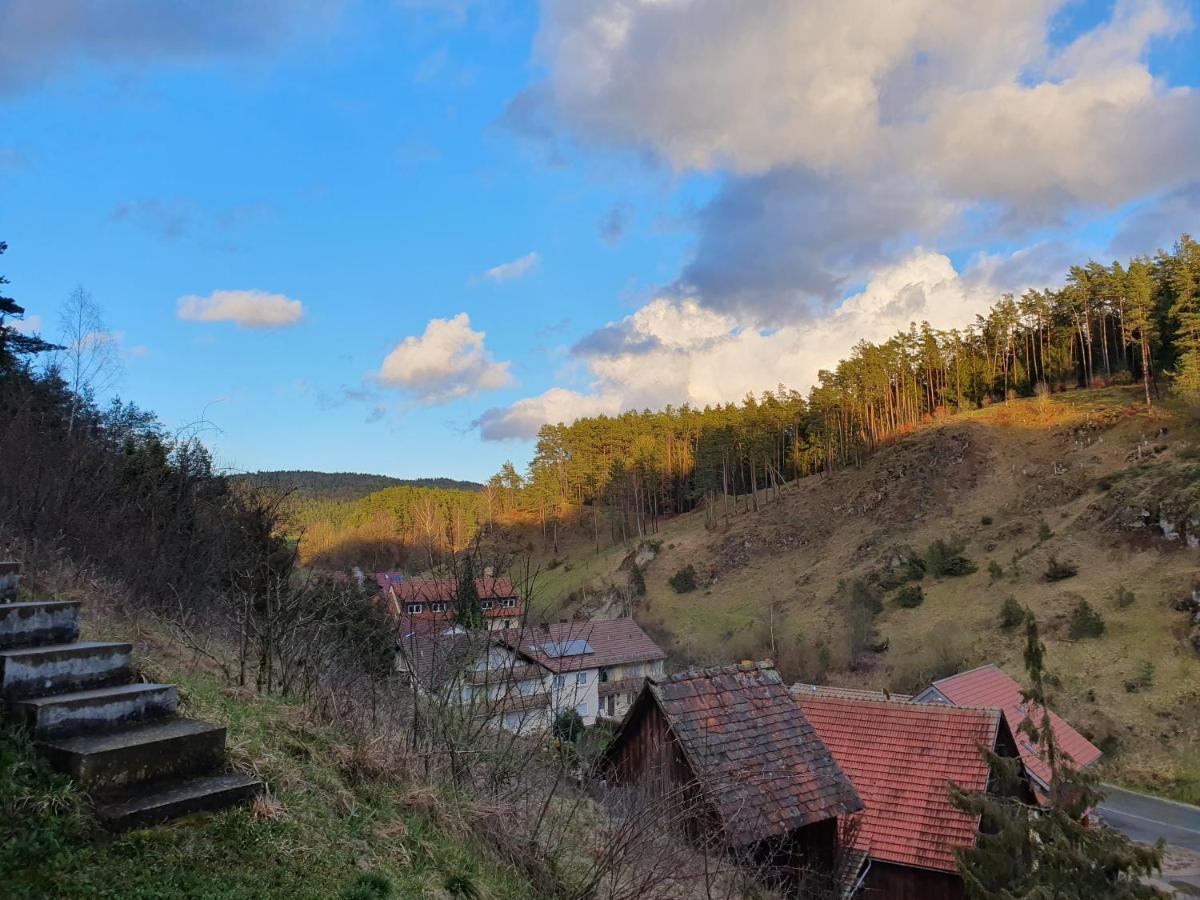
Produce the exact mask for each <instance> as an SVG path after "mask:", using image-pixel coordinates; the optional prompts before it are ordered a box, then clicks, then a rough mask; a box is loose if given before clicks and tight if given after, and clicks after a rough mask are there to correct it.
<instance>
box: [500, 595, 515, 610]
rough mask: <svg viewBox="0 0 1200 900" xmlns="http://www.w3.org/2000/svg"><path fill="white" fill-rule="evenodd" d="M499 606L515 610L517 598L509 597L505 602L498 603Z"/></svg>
mask: <svg viewBox="0 0 1200 900" xmlns="http://www.w3.org/2000/svg"><path fill="white" fill-rule="evenodd" d="M500 605H501V606H503V607H504V608H505V609H516V608H517V598H516V597H509V598H508V599H507V600H504V601H502V602H501V603H500Z"/></svg>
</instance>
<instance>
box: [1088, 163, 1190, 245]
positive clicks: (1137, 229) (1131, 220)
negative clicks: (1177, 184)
mask: <svg viewBox="0 0 1200 900" xmlns="http://www.w3.org/2000/svg"><path fill="white" fill-rule="evenodd" d="M1197 210H1200V181H1195V182H1192V183H1191V184H1187V185H1184V186H1183V187H1181V188H1178V189H1176V190H1174V191H1168V192H1167V193H1166V194H1164V195H1161V196H1158V197H1154V198H1152V199H1150V200H1149V201H1147V202H1146V203H1144V204H1142V205H1141V206H1140V207H1139V208H1137V209H1135V210H1133V211H1132V212H1131V213H1130V214H1129V215H1128V216H1127V217H1126V218H1125V220H1124V221H1123V222H1122V223H1121V227H1120V228H1119V229H1118V230H1117V233H1116V234H1115V235H1114V236H1113V239H1112V242H1111V243H1110V244H1109V246H1108V252H1109V254H1110V255H1112V256H1114V257H1129V256H1142V255H1149V254H1153V253H1154V252H1155V251H1156V250H1160V249H1163V248H1166V247H1170V246H1171V245H1172V244H1174V243H1175V241H1176V240H1177V239H1178V238H1179V235H1181V234H1183V233H1184V232H1189V231H1194V230H1195V229H1196V227H1197V222H1196V218H1197V217H1196V211H1197Z"/></svg>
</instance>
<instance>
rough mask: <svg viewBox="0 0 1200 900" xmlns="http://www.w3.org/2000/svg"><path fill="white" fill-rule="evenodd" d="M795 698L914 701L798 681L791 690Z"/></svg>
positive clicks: (888, 693)
mask: <svg viewBox="0 0 1200 900" xmlns="http://www.w3.org/2000/svg"><path fill="white" fill-rule="evenodd" d="M789 690H791V692H792V694H793V696H799V695H800V694H801V693H805V694H820V695H822V696H826V697H844V698H845V699H847V700H894V701H896V702H897V703H907V702H909V701H910V700H912V698H913V697H912V694H893V693H892V692H891V691H871V690H867V689H865V688H848V687H836V686H834V685H832V684H806V683H804V682H803V681H797V682H796V683H795V684H793V685H792V686H791V688H789Z"/></svg>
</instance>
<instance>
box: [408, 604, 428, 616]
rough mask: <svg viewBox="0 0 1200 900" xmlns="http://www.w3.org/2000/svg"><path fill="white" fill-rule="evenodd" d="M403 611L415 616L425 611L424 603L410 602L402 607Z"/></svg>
mask: <svg viewBox="0 0 1200 900" xmlns="http://www.w3.org/2000/svg"><path fill="white" fill-rule="evenodd" d="M404 611H405V612H406V613H408V614H409V615H410V616H416V615H419V614H421V613H422V612H424V611H425V604H423V603H410V604H408V606H406V607H404Z"/></svg>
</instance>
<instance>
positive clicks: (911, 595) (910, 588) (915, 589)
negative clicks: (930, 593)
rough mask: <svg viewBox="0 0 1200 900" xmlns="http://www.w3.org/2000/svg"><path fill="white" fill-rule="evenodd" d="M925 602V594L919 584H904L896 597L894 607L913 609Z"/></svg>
mask: <svg viewBox="0 0 1200 900" xmlns="http://www.w3.org/2000/svg"><path fill="white" fill-rule="evenodd" d="M924 602H925V592H924V591H923V590H921V586H920V585H919V584H906V585H905V586H904V587H902V588H900V593H898V594H897V595H896V605H897V606H903V607H904V608H905V609H915V608H916V607H918V606H920V605H921V604H922V603H924Z"/></svg>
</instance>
